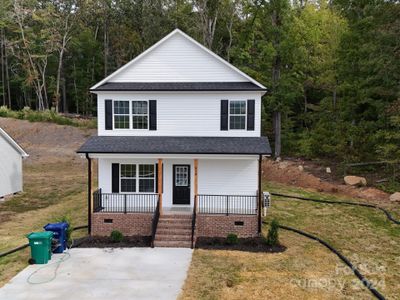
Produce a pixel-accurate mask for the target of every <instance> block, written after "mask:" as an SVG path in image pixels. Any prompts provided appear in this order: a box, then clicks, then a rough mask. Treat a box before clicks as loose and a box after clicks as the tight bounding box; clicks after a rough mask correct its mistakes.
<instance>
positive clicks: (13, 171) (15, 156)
mask: <svg viewBox="0 0 400 300" xmlns="http://www.w3.org/2000/svg"><path fill="white" fill-rule="evenodd" d="M20 191H22V157H21V154H20V153H19V152H18V151H17V150H16V149H15V148H14V147H12V146H11V145H10V143H9V142H7V141H6V140H5V139H4V138H3V136H2V135H0V197H3V196H6V195H9V194H13V193H17V192H20Z"/></svg>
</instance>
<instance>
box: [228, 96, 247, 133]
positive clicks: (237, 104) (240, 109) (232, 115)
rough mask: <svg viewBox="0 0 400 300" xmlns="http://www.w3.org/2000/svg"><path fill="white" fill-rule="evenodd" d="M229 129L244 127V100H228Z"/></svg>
mask: <svg viewBox="0 0 400 300" xmlns="http://www.w3.org/2000/svg"><path fill="white" fill-rule="evenodd" d="M229 129H246V101H237V100H234V101H229Z"/></svg>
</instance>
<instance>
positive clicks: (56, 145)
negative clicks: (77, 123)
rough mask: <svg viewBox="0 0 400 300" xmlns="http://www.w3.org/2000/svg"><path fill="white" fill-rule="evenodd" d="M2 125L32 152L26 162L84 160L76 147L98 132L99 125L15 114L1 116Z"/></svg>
mask: <svg viewBox="0 0 400 300" xmlns="http://www.w3.org/2000/svg"><path fill="white" fill-rule="evenodd" d="M0 127H1V128H3V129H4V130H5V131H6V132H7V133H8V134H9V135H10V136H11V137H12V138H13V139H14V140H15V141H16V142H17V143H18V144H19V145H20V146H21V147H22V148H23V149H24V150H25V151H26V152H27V153H28V154H29V158H27V159H26V160H25V162H24V164H26V165H32V164H33V165H35V164H42V163H46V162H51V163H54V162H57V161H63V162H65V161H71V160H72V161H73V162H77V163H83V162H84V160H82V159H80V158H79V156H78V155H77V154H76V150H78V148H79V147H80V146H81V145H82V144H83V143H84V142H85V140H86V139H87V138H88V137H89V136H91V135H93V134H95V133H96V130H95V129H83V128H77V127H72V126H63V125H57V124H53V123H44V122H29V121H26V120H17V119H12V118H0Z"/></svg>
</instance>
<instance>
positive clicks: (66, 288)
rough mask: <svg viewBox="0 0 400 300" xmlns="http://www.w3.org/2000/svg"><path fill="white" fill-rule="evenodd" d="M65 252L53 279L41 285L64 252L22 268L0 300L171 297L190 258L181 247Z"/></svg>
mask: <svg viewBox="0 0 400 300" xmlns="http://www.w3.org/2000/svg"><path fill="white" fill-rule="evenodd" d="M69 253H70V257H67V256H65V261H63V262H62V263H60V264H59V267H58V270H57V276H56V277H55V279H54V280H52V281H50V282H48V283H42V282H44V281H48V280H50V279H51V278H52V277H54V273H55V270H56V268H57V265H58V264H57V263H56V262H57V261H59V260H60V259H61V258H63V257H64V255H65V254H56V255H53V257H52V260H51V261H50V262H49V263H53V264H51V265H50V264H47V265H32V266H29V267H27V268H25V269H24V270H23V271H22V272H20V273H19V274H18V275H17V276H15V277H14V278H13V279H12V280H11V281H10V282H9V283H7V284H6V285H5V286H4V287H2V288H1V289H0V299H8V300H14V299H15V300H19V299H21V300H22V299H24V300H25V299H29V300H46V299H76V300H81V299H82V300H91V299H93V300H103V299H104V300H123V299H176V298H177V296H178V295H179V293H180V291H181V288H182V285H183V283H184V281H185V278H186V273H187V270H188V268H189V264H190V261H191V258H192V250H190V249H182V248H154V249H151V248H123V249H97V248H91V249H71V250H70V252H69ZM43 266H46V267H43ZM36 270H38V271H37V272H36V273H34V274H33V275H31V274H32V273H33V272H35V271H36ZM30 275H31V277H30V278H29V276H30ZM28 278H29V281H30V282H31V283H28Z"/></svg>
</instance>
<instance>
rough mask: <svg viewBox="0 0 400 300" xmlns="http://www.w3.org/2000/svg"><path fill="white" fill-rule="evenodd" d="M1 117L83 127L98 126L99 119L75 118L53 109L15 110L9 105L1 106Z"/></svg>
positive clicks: (27, 108) (26, 108)
mask: <svg viewBox="0 0 400 300" xmlns="http://www.w3.org/2000/svg"><path fill="white" fill-rule="evenodd" d="M0 117H3V118H14V119H20V120H28V121H30V122H50V123H56V124H58V125H69V126H74V127H81V128H97V120H96V119H95V118H92V119H74V118H69V117H66V116H63V115H60V114H58V113H56V112H55V111H53V110H44V111H36V110H32V109H30V108H29V107H25V108H23V109H22V110H18V111H15V110H11V109H8V108H7V106H0Z"/></svg>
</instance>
